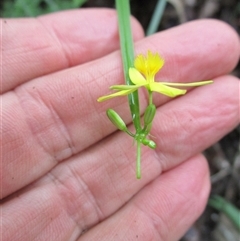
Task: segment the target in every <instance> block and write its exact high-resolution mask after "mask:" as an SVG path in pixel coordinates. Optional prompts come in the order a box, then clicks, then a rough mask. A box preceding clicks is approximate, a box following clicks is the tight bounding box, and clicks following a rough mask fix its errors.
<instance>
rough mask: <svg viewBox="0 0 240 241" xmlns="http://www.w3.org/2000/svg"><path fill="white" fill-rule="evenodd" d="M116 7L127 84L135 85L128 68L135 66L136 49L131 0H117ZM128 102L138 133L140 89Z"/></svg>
mask: <svg viewBox="0 0 240 241" xmlns="http://www.w3.org/2000/svg"><path fill="white" fill-rule="evenodd" d="M116 8H117V13H118V24H119V35H120V45H121V53H122V63H123V70H124V77H125V81H126V84H127V85H133V83H132V82H131V80H130V78H129V75H128V70H129V68H130V67H133V63H134V49H133V40H132V32H131V25H130V6H129V0H116ZM128 102H129V107H130V110H131V115H132V120H133V124H134V126H135V129H136V132H137V133H138V132H140V131H141V122H140V110H139V100H138V91H134V92H133V93H131V94H129V95H128Z"/></svg>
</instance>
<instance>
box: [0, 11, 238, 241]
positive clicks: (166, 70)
mask: <svg viewBox="0 0 240 241" xmlns="http://www.w3.org/2000/svg"><path fill="white" fill-rule="evenodd" d="M131 21H132V29H133V36H134V41H135V52H136V54H138V53H142V54H146V52H147V51H148V50H149V49H150V50H151V51H153V52H158V53H159V54H161V56H163V58H164V59H165V65H164V67H163V69H162V70H161V71H160V72H159V73H158V75H157V77H156V79H157V80H159V81H160V80H161V81H169V82H194V81H201V80H208V79H213V80H214V83H213V84H211V85H207V86H202V87H199V88H194V89H191V90H189V91H188V93H187V94H186V95H184V96H181V97H179V98H175V99H170V98H167V97H165V96H162V95H160V94H159V95H158V94H154V103H156V105H157V107H158V108H157V114H156V117H155V119H154V123H153V128H152V131H151V133H152V135H153V136H154V141H155V142H156V144H157V148H156V150H151V149H149V148H146V147H143V149H142V179H141V180H137V179H136V176H135V155H136V153H135V146H133V143H132V139H131V138H130V137H129V136H127V135H126V134H125V133H122V132H119V131H117V130H116V128H115V127H114V126H113V125H112V124H111V123H110V122H109V120H108V119H107V117H106V114H105V111H106V109H107V108H113V109H114V110H116V111H117V112H118V113H119V114H120V115H121V116H122V118H123V119H124V120H125V122H126V123H128V124H130V123H131V118H130V113H129V107H128V103H127V98H126V97H119V98H114V99H112V100H109V101H106V102H103V103H98V102H97V101H96V100H97V98H98V97H99V96H102V95H103V94H106V93H107V91H108V87H109V86H111V85H113V84H123V83H124V80H123V73H122V65H121V55H120V51H119V38H118V29H117V18H116V12H115V11H114V10H107V9H101V10H100V9H92V10H75V11H66V12H60V13H56V14H50V15H46V16H41V17H38V18H36V19H31V18H28V19H27V18H25V19H24V18H23V19H3V20H2V27H3V31H2V34H3V36H2V38H1V39H2V40H1V41H2V46H3V52H2V56H3V63H4V65H3V72H2V77H3V82H2V89H1V95H2V112H1V115H2V117H1V119H2V127H3V129H2V135H1V143H2V163H1V198H2V201H1V212H2V214H1V215H2V228H3V229H2V230H3V232H2V240H3V241H37V240H39V241H40V240H41V241H46V240H50V241H55V240H56V241H63V240H64V241H65V240H66V241H75V240H78V241H86V240H87V241H92V240H94V241H95V240H101V241H102V240H104V241H105V240H107V241H112V240H114V241H118V240H124V241H130V240H139V241H150V240H151V241H153V240H154V241H155V240H156V241H159V240H160V241H174V240H176V241H177V240H179V239H180V237H181V236H182V235H183V234H184V233H185V232H186V231H187V230H188V228H189V227H190V226H191V225H192V223H193V222H194V221H195V220H196V219H197V218H198V217H199V215H200V214H201V213H202V211H203V210H204V208H205V205H206V201H207V198H208V195H209V190H210V182H209V171H208V166H207V162H206V160H205V158H204V157H203V155H202V154H200V153H201V152H202V151H203V150H204V149H206V148H207V147H209V146H210V145H212V144H213V143H215V142H216V141H218V140H219V139H220V138H222V137H223V136H224V135H226V134H227V133H228V132H230V131H231V130H232V129H233V128H234V127H236V126H237V125H238V124H239V80H238V79H237V78H236V77H233V76H230V75H229V73H230V72H231V71H232V70H233V69H234V67H235V66H236V64H237V62H238V59H239V52H240V44H239V38H238V36H237V34H236V33H235V32H234V30H233V29H232V28H231V27H230V26H228V25H226V24H225V23H222V22H219V21H216V20H199V21H193V22H190V23H186V24H183V25H181V26H178V27H176V28H172V29H170V30H166V31H163V32H161V33H157V34H155V35H152V36H150V37H148V38H145V37H144V35H143V30H142V28H141V27H140V25H139V23H137V21H136V20H134V19H132V20H131ZM139 96H140V100H141V113H143V110H144V108H146V93H145V91H144V90H143V89H141V90H140V91H139ZM129 128H130V129H131V130H133V127H132V125H131V124H130V127H129ZM86 230H87V231H86Z"/></svg>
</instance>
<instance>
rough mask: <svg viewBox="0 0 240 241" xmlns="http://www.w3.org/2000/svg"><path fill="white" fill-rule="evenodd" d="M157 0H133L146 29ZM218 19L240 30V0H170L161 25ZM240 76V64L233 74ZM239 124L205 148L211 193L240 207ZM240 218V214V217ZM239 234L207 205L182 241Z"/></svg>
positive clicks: (107, 3) (108, 3)
mask: <svg viewBox="0 0 240 241" xmlns="http://www.w3.org/2000/svg"><path fill="white" fill-rule="evenodd" d="M156 3H157V0H149V1H145V0H132V1H131V12H132V15H134V16H135V17H136V18H137V19H138V21H139V22H140V23H141V24H142V26H143V28H144V29H145V30H146V29H147V26H148V24H149V21H150V19H151V16H152V13H153V11H154V8H155V6H156ZM84 7H110V8H114V1H113V0H89V1H88V2H87V3H85V4H84ZM200 18H216V19H219V20H222V21H224V22H227V23H228V24H230V25H231V26H232V27H233V28H234V29H235V30H236V31H237V32H238V33H240V1H238V0H206V1H200V0H171V1H170V0H169V1H168V3H167V6H166V9H165V12H164V15H163V18H162V21H161V24H160V26H159V29H158V30H159V31H161V30H165V29H168V28H171V27H174V26H176V25H179V24H181V23H183V22H186V21H191V20H194V19H200ZM232 74H233V75H235V76H238V77H240V65H239V64H238V66H237V67H236V68H235V70H234V71H233V73H232ZM239 135H240V127H238V128H236V129H235V130H233V131H232V132H231V133H229V134H228V135H227V136H225V137H224V138H223V139H222V140H220V141H219V142H218V143H216V144H215V145H213V146H212V147H210V148H209V149H208V150H206V152H205V155H206V157H207V158H208V160H209V166H210V170H211V180H212V191H211V193H212V194H218V195H220V196H222V197H224V198H225V199H227V200H228V201H230V202H231V203H233V204H234V205H235V206H236V207H238V208H240V183H239V180H240V151H239V147H240V144H239ZM239 219H240V217H239ZM239 240H240V234H239V232H238V231H237V230H236V229H235V228H234V226H233V225H232V224H231V223H230V222H229V220H228V219H227V218H226V217H225V216H224V215H223V214H222V213H220V212H218V211H216V210H214V209H213V208H210V207H206V209H205V211H204V213H203V214H202V216H201V217H200V218H199V220H198V221H197V222H196V223H195V224H194V225H193V226H192V227H191V228H190V230H189V231H188V232H187V233H186V234H185V236H184V237H183V238H182V239H181V241H239Z"/></svg>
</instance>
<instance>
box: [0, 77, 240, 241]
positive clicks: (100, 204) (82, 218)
mask: <svg viewBox="0 0 240 241" xmlns="http://www.w3.org/2000/svg"><path fill="white" fill-rule="evenodd" d="M221 78H223V77H221ZM238 86H239V82H237V81H236V80H235V79H234V78H233V77H225V80H221V79H219V80H215V86H214V85H212V87H214V88H212V89H209V86H205V87H202V88H201V89H200V88H199V89H194V90H193V91H191V93H189V94H188V95H186V96H183V97H182V98H181V100H182V101H183V100H185V101H183V102H180V99H178V100H176V99H175V100H173V101H172V102H169V103H167V104H166V105H164V106H162V107H160V108H158V113H157V116H156V119H157V120H158V119H159V118H160V117H161V122H158V121H156V122H155V123H154V126H153V128H154V131H156V132H157V133H156V134H157V136H156V142H157V146H158V149H157V151H156V152H154V151H153V150H150V149H147V148H143V150H142V179H141V180H136V178H135V153H134V148H133V147H132V145H131V144H132V140H131V139H130V137H129V138H128V137H127V136H125V134H124V133H116V134H114V135H112V136H109V137H108V138H106V139H105V140H103V141H102V142H101V143H100V144H99V145H95V146H93V147H92V148H89V149H87V150H85V151H83V152H82V153H81V154H79V155H75V156H74V157H72V158H71V159H68V160H66V161H65V162H62V163H60V164H59V165H58V166H56V167H55V168H54V169H53V170H52V171H51V172H50V173H49V174H48V175H46V176H45V177H43V178H41V179H40V180H39V181H37V182H36V183H34V184H32V185H30V186H29V187H28V188H25V189H23V190H22V191H20V192H19V193H17V194H16V196H9V198H8V199H5V204H4V206H3V210H5V213H4V215H3V220H5V218H4V217H11V218H8V219H6V220H8V222H9V223H11V222H12V221H13V220H15V219H16V220H17V221H16V222H15V225H13V226H12V227H11V228H10V229H8V232H7V233H6V237H8V236H7V235H10V234H12V235H14V233H16V235H19V233H20V234H23V235H24V234H26V233H27V232H26V230H25V228H27V229H30V230H33V231H34V232H35V231H36V232H37V234H36V233H34V234H33V235H44V227H46V226H49V230H55V229H56V227H58V226H60V229H61V230H62V232H66V233H67V234H69V235H70V233H72V234H73V235H76V236H74V237H77V236H78V235H79V234H80V233H81V232H82V231H83V230H85V229H89V228H91V227H92V226H94V225H96V224H97V223H99V222H100V221H103V220H105V219H106V218H107V217H109V216H111V215H112V214H113V213H114V212H116V211H117V210H119V208H121V207H122V206H124V205H125V204H126V203H127V202H128V201H129V199H131V198H132V197H133V196H134V195H136V194H137V193H138V192H139V191H140V190H141V189H142V188H144V186H145V185H147V184H149V183H150V182H152V181H153V180H154V179H156V178H158V176H159V175H160V174H161V172H162V171H165V172H166V171H168V170H169V169H170V168H173V167H174V166H179V165H180V164H181V163H182V162H183V161H185V160H187V159H189V158H191V157H192V156H194V155H196V153H197V152H200V151H201V150H203V149H205V148H206V147H207V146H208V145H211V144H212V142H215V141H216V140H217V139H219V138H221V135H224V134H225V132H228V131H229V130H230V129H232V128H233V126H234V125H236V123H237V121H238V116H237V115H238V111H237V109H238V108H239V106H238V96H237V95H236V93H235V92H234V91H235V90H236V89H238ZM226 87H227V88H226ZM204 88H205V89H204ZM203 89H204V90H203ZM213 90H214V93H215V95H213V94H212V93H213ZM191 95H193V96H196V98H193V97H192V96H191ZM189 96H190V97H189ZM201 101H205V103H210V104H209V105H206V104H205V105H201ZM221 101H222V102H221ZM179 102H180V103H179ZM173 103H175V104H174V106H171V105H173ZM189 103H191V104H189ZM199 103H200V104H199ZM213 103H214V104H213ZM223 103H225V105H224V104H223ZM168 106H170V107H171V108H168ZM196 107H198V108H199V109H198V108H197V109H196ZM172 108H174V109H176V110H178V109H179V113H186V116H187V117H186V118H178V121H174V122H172V124H171V123H170V124H169V127H168V126H166V123H169V122H171V121H169V115H168V114H169V112H168V111H169V110H171V109H172ZM213 110H214V111H213ZM194 111H196V112H195V114H196V113H200V111H201V115H194V114H192V115H191V116H190V117H191V120H190V119H189V113H194ZM176 116H177V114H176V113H175V115H174V117H176ZM194 118H196V119H194ZM175 119H176V118H174V120H175ZM186 120H188V121H187V127H188V131H185V129H184V130H183V129H182V127H183V126H184V125H185V124H186ZM162 123H163V124H162ZM168 129H169V130H168ZM166 130H168V131H166ZM207 130H208V131H207ZM171 133H174V135H171ZM154 134H155V133H154ZM168 135H169V136H168ZM189 140H191V143H190V142H189ZM165 149H166V152H165ZM170 149H172V151H173V154H172V155H170V154H169V152H170ZM165 156H166V157H168V158H169V159H168V160H167V159H166V158H164V157H165ZM193 167H196V170H197V172H198V173H200V174H201V171H200V170H201V168H199V166H198V165H195V164H194V165H193ZM182 170H183V172H184V173H186V174H189V171H188V169H186V170H185V168H182ZM193 176H194V177H195V176H197V174H196V173H194V174H193ZM176 180H180V179H179V178H178V177H177V179H176ZM185 180H187V184H189V183H191V182H189V181H188V180H191V177H189V176H187V177H186V178H185ZM159 182H160V183H162V181H159ZM177 182H178V183H181V182H179V181H177ZM163 186H164V185H163ZM193 187H195V182H194V183H193ZM176 190H178V186H177V189H176ZM196 191H197V192H198V190H196ZM191 195H192V194H191ZM139 199H141V198H139ZM150 199H151V200H152V198H151V197H150ZM26 205H27V206H28V208H27V209H26V208H23V207H24V206H25V207H26ZM17 207H19V208H18V210H20V211H19V212H15V211H14V210H16V208H17ZM20 207H22V209H20ZM43 213H47V215H46V216H44V219H42V217H41V214H43ZM198 214H199V213H198ZM198 214H196V216H197V215H198ZM17 216H18V217H21V218H16V217H17ZM196 216H195V217H194V216H193V219H194V218H196ZM29 217H30V218H29ZM39 219H41V220H42V221H40V220H39ZM193 219H192V220H193ZM29 220H31V221H30V223H31V225H33V227H35V229H32V228H31V226H27V225H23V227H24V228H19V227H22V226H21V225H22V224H24V223H26V222H29ZM192 220H191V222H192ZM64 222H67V225H66V226H65V227H64V228H62V227H63V226H64ZM7 224H8V223H6V226H7ZM45 231H46V232H47V235H49V233H48V230H45ZM49 232H50V231H49ZM53 234H54V233H53ZM53 234H52V235H53ZM54 235H55V234H54ZM58 235H63V234H62V233H61V234H58ZM13 237H14V236H13ZM10 240H11V239H10ZM12 240H14V239H12Z"/></svg>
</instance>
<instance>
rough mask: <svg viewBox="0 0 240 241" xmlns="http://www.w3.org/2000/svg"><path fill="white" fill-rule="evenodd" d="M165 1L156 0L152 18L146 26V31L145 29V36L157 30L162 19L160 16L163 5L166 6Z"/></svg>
mask: <svg viewBox="0 0 240 241" xmlns="http://www.w3.org/2000/svg"><path fill="white" fill-rule="evenodd" d="M166 3H167V1H166V0H158V3H157V6H156V8H155V10H154V13H153V15H152V18H151V20H150V24H149V26H148V28H147V31H146V35H147V36H148V35H151V34H153V33H155V32H156V31H157V29H158V26H159V23H160V21H161V19H162V16H163V12H164V10H165V7H166Z"/></svg>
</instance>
